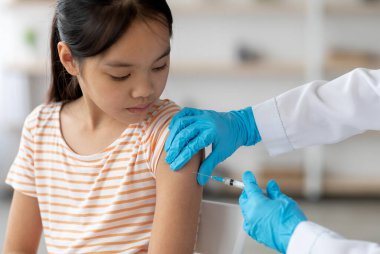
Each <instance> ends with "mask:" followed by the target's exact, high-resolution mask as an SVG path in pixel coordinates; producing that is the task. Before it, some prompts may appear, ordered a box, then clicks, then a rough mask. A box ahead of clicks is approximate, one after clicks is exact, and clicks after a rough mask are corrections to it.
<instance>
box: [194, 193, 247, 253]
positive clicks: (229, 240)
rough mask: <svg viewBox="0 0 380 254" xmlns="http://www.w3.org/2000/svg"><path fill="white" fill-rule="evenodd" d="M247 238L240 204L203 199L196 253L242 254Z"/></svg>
mask: <svg viewBox="0 0 380 254" xmlns="http://www.w3.org/2000/svg"><path fill="white" fill-rule="evenodd" d="M245 239H246V233H245V232H244V230H243V216H242V215H241V211H240V208H239V206H238V205H235V204H228V203H222V202H214V201H207V200H203V201H202V206H201V215H200V224H199V229H198V237H197V242H196V246H195V253H202V254H241V253H243V248H244V243H245Z"/></svg>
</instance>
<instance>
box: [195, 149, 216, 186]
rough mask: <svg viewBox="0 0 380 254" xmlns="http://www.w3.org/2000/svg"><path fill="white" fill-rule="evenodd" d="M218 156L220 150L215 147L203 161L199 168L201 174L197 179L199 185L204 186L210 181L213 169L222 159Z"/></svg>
mask: <svg viewBox="0 0 380 254" xmlns="http://www.w3.org/2000/svg"><path fill="white" fill-rule="evenodd" d="M218 157H219V156H218V151H217V149H215V150H213V151H212V152H211V153H210V154H209V156H208V157H207V158H206V159H205V160H204V161H203V163H202V165H201V167H200V168H199V170H198V172H199V174H198V177H197V181H198V183H199V185H201V186H204V185H205V184H206V183H207V182H208V180H209V179H210V176H211V174H212V171H213V170H214V168H215V166H216V165H217V164H218V163H219V162H220V160H218Z"/></svg>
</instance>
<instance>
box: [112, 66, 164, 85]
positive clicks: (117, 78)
mask: <svg viewBox="0 0 380 254" xmlns="http://www.w3.org/2000/svg"><path fill="white" fill-rule="evenodd" d="M166 67H168V65H167V64H164V65H162V66H160V67H157V68H153V71H162V70H164V69H166ZM130 76H131V74H128V75H127V76H123V77H115V76H112V75H110V77H111V78H112V79H113V80H115V81H124V80H127V79H128V78H129V77H130Z"/></svg>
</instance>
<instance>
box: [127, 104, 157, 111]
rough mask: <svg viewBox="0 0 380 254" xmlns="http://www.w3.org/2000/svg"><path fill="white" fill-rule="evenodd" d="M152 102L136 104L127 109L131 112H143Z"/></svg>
mask: <svg viewBox="0 0 380 254" xmlns="http://www.w3.org/2000/svg"><path fill="white" fill-rule="evenodd" d="M152 104H153V103H149V104H147V105H138V106H135V107H132V108H127V110H128V111H129V112H131V113H143V112H145V111H147V110H148V109H149V108H150V106H151V105H152Z"/></svg>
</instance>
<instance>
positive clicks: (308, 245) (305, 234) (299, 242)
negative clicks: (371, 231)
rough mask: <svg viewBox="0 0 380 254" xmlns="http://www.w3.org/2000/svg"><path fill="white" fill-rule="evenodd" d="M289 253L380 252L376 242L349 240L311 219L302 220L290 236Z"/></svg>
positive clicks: (340, 253) (358, 253)
mask: <svg viewBox="0 0 380 254" xmlns="http://www.w3.org/2000/svg"><path fill="white" fill-rule="evenodd" d="M286 253H287V254H306V253H307V254H380V245H378V244H376V243H370V242H364V241H356V240H348V239H345V238H343V237H342V236H340V235H338V234H337V233H335V232H333V231H331V230H329V229H326V228H324V227H322V226H320V225H318V224H315V223H313V222H310V221H306V222H301V223H300V224H299V225H298V226H297V228H296V229H295V231H294V233H293V235H292V237H291V238H290V241H289V245H288V249H287V251H286Z"/></svg>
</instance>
